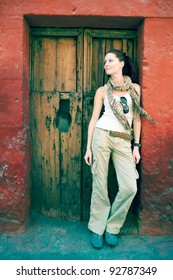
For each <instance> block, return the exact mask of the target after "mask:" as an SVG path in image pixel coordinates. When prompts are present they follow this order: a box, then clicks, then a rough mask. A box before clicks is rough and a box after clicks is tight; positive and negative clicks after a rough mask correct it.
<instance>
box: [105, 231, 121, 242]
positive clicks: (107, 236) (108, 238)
mask: <svg viewBox="0 0 173 280" xmlns="http://www.w3.org/2000/svg"><path fill="white" fill-rule="evenodd" d="M105 240H106V243H107V244H108V245H111V246H115V245H117V242H118V237H117V235H116V234H112V233H109V232H108V231H106V232H105Z"/></svg>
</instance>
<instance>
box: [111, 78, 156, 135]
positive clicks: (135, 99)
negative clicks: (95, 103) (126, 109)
mask: <svg viewBox="0 0 173 280" xmlns="http://www.w3.org/2000/svg"><path fill="white" fill-rule="evenodd" d="M112 89H116V90H118V91H129V94H130V96H131V98H132V104H133V110H134V112H137V113H138V114H139V115H141V116H142V117H144V118H146V119H148V120H150V121H152V122H154V123H156V121H155V120H154V119H153V118H152V117H151V116H150V115H149V114H148V113H147V112H146V111H145V110H144V109H143V108H142V107H141V106H140V99H139V94H138V92H137V91H136V89H135V88H134V87H133V84H132V81H131V79H130V77H128V76H124V83H123V85H121V86H116V85H114V83H113V80H112V78H109V80H108V82H107V84H106V91H107V97H108V101H109V105H110V106H111V109H112V111H113V113H114V114H115V116H116V117H117V118H118V120H119V121H120V122H121V123H122V124H123V126H124V127H125V128H126V129H127V130H130V132H131V133H132V132H133V130H132V128H131V126H130V124H129V122H128V120H127V118H126V116H125V114H124V113H123V110H122V106H121V103H120V102H119V101H116V99H115V98H114V95H113V93H112Z"/></svg>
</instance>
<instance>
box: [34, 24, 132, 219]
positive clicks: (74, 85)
mask: <svg viewBox="0 0 173 280" xmlns="http://www.w3.org/2000/svg"><path fill="white" fill-rule="evenodd" d="M31 42H32V44H31V97H30V106H31V152H32V155H31V161H32V162H31V208H32V209H33V210H35V211H38V212H40V213H43V214H45V215H49V216H56V217H59V218H62V219H69V220H81V219H83V220H87V219H88V217H89V209H90V198H91V188H92V178H91V171H90V168H89V167H88V166H86V164H85V163H84V160H83V156H84V153H85V149H86V142H87V130H88V124H89V120H90V118H91V114H92V109H93V100H94V94H95V91H96V89H97V88H98V87H99V86H102V85H103V84H105V83H106V81H107V77H106V75H105V73H104V69H103V62H104V56H105V52H107V51H108V50H109V49H111V48H117V49H121V50H123V51H124V52H126V53H127V54H128V55H129V56H130V57H132V59H133V61H134V62H136V32H135V31H123V30H121V31H115V30H97V29H81V28H80V29H70V28H69V29H56V28H52V29H51V28H48V29H37V28H33V29H32V31H31ZM114 176H115V172H114V170H113V168H112V163H111V162H110V170H109V179H108V183H109V189H110V191H109V195H110V199H111V200H112V199H113V197H114V196H115V193H116V191H117V186H116V184H115V183H113V182H112V180H111V178H113V177H114Z"/></svg>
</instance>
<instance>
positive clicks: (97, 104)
mask: <svg viewBox="0 0 173 280" xmlns="http://www.w3.org/2000/svg"><path fill="white" fill-rule="evenodd" d="M104 95H105V89H104V87H100V88H98V90H97V91H96V94H95V97H94V107H93V112H92V117H91V120H90V122H89V126H88V140H87V148H86V154H85V156H84V159H85V162H86V164H88V165H92V150H91V142H92V136H93V131H94V128H95V125H96V122H97V121H98V118H99V116H100V112H101V109H102V105H103V101H104Z"/></svg>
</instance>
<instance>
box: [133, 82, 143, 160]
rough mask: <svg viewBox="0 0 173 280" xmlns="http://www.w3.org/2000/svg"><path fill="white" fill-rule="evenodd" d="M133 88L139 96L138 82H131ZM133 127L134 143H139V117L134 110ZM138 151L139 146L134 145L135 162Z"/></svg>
mask: <svg viewBox="0 0 173 280" xmlns="http://www.w3.org/2000/svg"><path fill="white" fill-rule="evenodd" d="M133 86H134V88H135V89H136V91H137V92H138V94H139V96H140V92H141V90H140V86H139V85H138V84H133ZM133 129H134V143H138V144H139V143H140V136H141V118H140V115H139V114H138V113H137V112H135V113H134V119H133ZM140 158H141V156H140V153H139V147H138V146H134V147H133V159H134V162H135V164H138V163H139V161H140Z"/></svg>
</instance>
